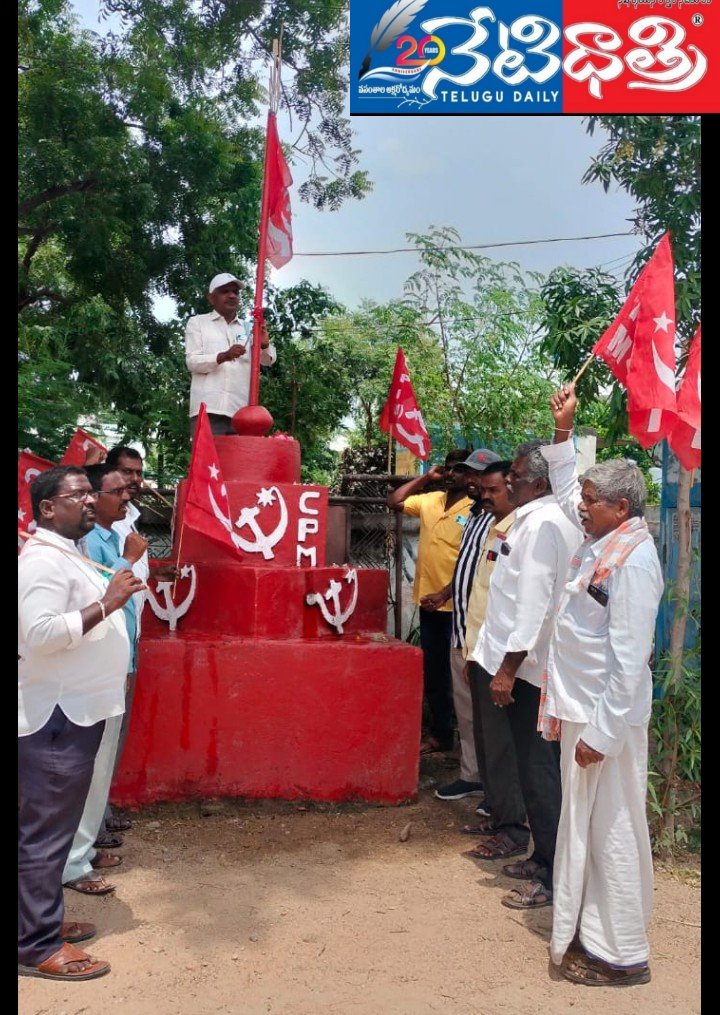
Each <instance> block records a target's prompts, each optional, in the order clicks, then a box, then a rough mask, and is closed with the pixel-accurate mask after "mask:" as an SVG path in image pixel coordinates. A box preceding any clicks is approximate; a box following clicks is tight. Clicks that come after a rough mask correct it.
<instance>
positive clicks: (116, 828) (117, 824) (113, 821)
mask: <svg viewBox="0 0 720 1015" xmlns="http://www.w3.org/2000/svg"><path fill="white" fill-rule="evenodd" d="M105 828H106V829H107V831H108V832H128V831H130V829H131V828H132V821H131V820H130V818H121V817H120V816H119V815H115V814H114V815H113V816H112V817H111V818H108V819H107V821H106V822H105Z"/></svg>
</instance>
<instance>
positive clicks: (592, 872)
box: [541, 441, 663, 966]
mask: <svg viewBox="0 0 720 1015" xmlns="http://www.w3.org/2000/svg"><path fill="white" fill-rule="evenodd" d="M541 451H542V454H543V455H544V457H545V458H546V459H547V460H548V462H549V465H550V480H551V482H552V485H553V490H554V492H555V496H556V497H557V500H558V502H559V504H560V506H561V507H562V508H563V510H564V511H565V513H566V514H567V516H568V517H569V518H570V519H572V520H573V521H574V522H575V523H576V524H578V526H579V516H578V511H577V506H578V503H579V500H580V484H579V482H578V479H577V474H576V469H575V452H574V448H573V445H572V442H571V441H566V442H563V443H561V444H555V445H551V446H548V447H544V448H542V449H541ZM609 538H610V536H605V537H604V538H602V539H598V540H588V541H587V542H585V543H584V544H583V546H582V547H581V549H580V551H579V557H580V565H579V569H578V571H577V573H576V574H575V575H574V577H573V579H572V580H571V581H569V582H567V584H566V587H565V591H564V594H563V597H562V599H561V602H560V608H559V612H558V618H557V623H556V627H555V632H554V635H553V639H552V642H551V645H550V653H549V659H548V685H547V700H546V711H547V714H548V715H553V716H556V717H557V718H559V719H561V720H562V740H561V750H562V760H561V773H562V791H563V797H562V812H561V815H560V825H559V828H558V835H557V845H556V851H555V868H554V873H553V885H554V902H553V932H552V940H551V944H550V952H551V956H552V960H553V962H555V963H558V964H559V963H560V962H561V961H562V958H563V955H564V954H565V951H566V950H567V948H568V946H569V944H570V942H571V941H572V939H573V937H574V935H575V932H576V930H577V929H579V931H580V940H581V943H582V945H583V947H584V948H585V949H586V950H587V952H588V953H589V954H591V955H594V956H596V957H597V958H600V959H603V960H604V961H606V962H610V963H612V964H613V965H617V966H632V965H636V964H638V963H644V962H647V960H648V954H649V948H648V941H647V925H648V921H649V919H650V913H651V909H652V892H653V870H652V856H651V850H650V836H649V834H648V827H647V820H646V816H645V796H646V790H647V729H648V720H649V717H650V705H651V697H652V678H651V674H650V668H649V666H648V659H649V657H650V652H651V648H652V639H653V632H654V624H655V618H656V616H657V609H658V605H659V602H660V597H661V596H662V590H663V582H662V574H661V570H660V563H659V560H658V557H657V551H656V550H655V546H654V544H653V542H652V540H651V539H648V540H646V541H644V542H643V543H641V544H639V545H638V546H637V547H636V548H635V549H634V550H633V551H632V552H631V553H630V555H629V556H628V557H627V559H626V560H625V562H624V563H623V564H622V565H621V567H619V568H617V569H616V570H614V571H613V572H612V573H611V574H610V576H609V578H608V581H607V604H606V605H605V606H603V605H602V604H601V603H599V602H597V601H596V600H595V599H593V598H592V597H591V596H590V595H589V593H588V591H587V588H586V585H587V581H586V582H585V585H583V584H581V579H583V578H585V579H587V578H588V577H589V576H592V574H593V573H594V571H595V568H596V567H597V564H598V561H599V558H600V556H601V554H602V551H603V549H604V547H605V544H606V543H607V541H608V540H609ZM579 739H582V740H583V741H584V742H585V743H586V744H588V746H589V747H592V748H594V749H595V750H596V751H599V752H600V753H601V754H603V755H605V758H604V760H603V761H601V762H599V763H597V764H594V765H590V766H588V767H587V768H585V769H583V768H581V767H580V765H578V764H577V762H576V761H575V745H576V744H577V741H578V740H579ZM578 920H579V924H578Z"/></svg>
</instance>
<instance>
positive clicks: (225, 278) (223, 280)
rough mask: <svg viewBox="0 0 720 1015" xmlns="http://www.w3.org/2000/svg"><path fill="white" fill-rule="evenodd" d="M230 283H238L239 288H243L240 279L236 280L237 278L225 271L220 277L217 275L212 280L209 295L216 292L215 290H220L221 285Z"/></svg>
mask: <svg viewBox="0 0 720 1015" xmlns="http://www.w3.org/2000/svg"><path fill="white" fill-rule="evenodd" d="M230 282H237V284H238V285H239V286H242V282H241V281H240V279H239V278H235V276H234V275H231V274H230V272H229V271H223V272H221V273H220V274H219V275H216V276H215V278H211V279H210V285H209V286H208V293H212V292H215V290H216V289H219V288H220V286H221V285H228V284H229V283H230Z"/></svg>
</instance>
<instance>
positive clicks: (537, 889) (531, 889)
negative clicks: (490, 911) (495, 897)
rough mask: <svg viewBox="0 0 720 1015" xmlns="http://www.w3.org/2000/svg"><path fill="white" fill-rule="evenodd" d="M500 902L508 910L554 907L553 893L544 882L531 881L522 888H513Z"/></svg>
mask: <svg viewBox="0 0 720 1015" xmlns="http://www.w3.org/2000/svg"><path fill="white" fill-rule="evenodd" d="M500 901H501V902H502V904H503V906H507V907H508V909H542V907H543V906H552V891H551V890H550V889H549V888H546V887H545V885H544V884H543V883H542V881H531V882H530V884H528V885H523V886H522V887H521V888H511V889H510V891H509V892H508V893H507V895H504V896H503V897H502V899H500Z"/></svg>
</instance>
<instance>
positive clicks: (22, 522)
mask: <svg viewBox="0 0 720 1015" xmlns="http://www.w3.org/2000/svg"><path fill="white" fill-rule="evenodd" d="M54 468H55V463H54V462H48V460H47V459H46V458H40V456H39V455H34V454H32V452H30V451H21V452H20V454H19V456H18V549H20V548H21V547H22V545H23V543H24V542H25V538H24V537H23V536H21V535H20V530H21V529H22V530H24V531H25V532H30V533H32V532H34V531H35V529H36V528H37V522H36V521H35V519H34V518H33V510H32V500H31V499H30V487H31V485H32V481H33V480H34V479H35V477H36V476H39V475H40V473H41V472H47V470H48V469H54Z"/></svg>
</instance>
